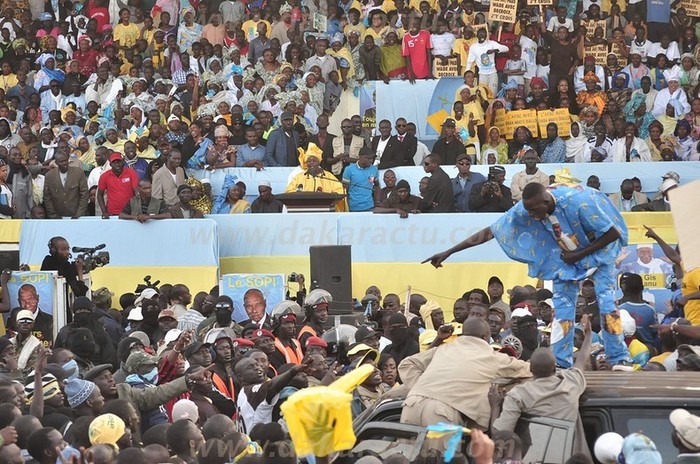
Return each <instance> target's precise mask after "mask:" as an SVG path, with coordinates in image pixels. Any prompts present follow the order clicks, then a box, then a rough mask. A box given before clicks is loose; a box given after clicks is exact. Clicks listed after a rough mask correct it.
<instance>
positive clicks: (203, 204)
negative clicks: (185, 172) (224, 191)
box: [185, 176, 214, 214]
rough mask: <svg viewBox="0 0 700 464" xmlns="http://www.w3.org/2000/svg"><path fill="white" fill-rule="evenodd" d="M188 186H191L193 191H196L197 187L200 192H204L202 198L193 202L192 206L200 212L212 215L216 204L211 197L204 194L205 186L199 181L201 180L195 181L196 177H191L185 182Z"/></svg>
mask: <svg viewBox="0 0 700 464" xmlns="http://www.w3.org/2000/svg"><path fill="white" fill-rule="evenodd" d="M185 184H186V185H189V186H190V187H192V190H194V189H195V187H197V188H199V191H200V192H202V196H201V197H199V198H198V199H197V200H192V201H191V202H190V204H191V205H192V206H193V207H195V208H197V209H198V210H200V211H201V212H202V213H203V214H209V213H211V207H212V205H213V203H214V201H213V200H212V198H211V197H208V196H207V195H205V194H204V186H203V185H202V182H200V181H199V179H195V178H194V177H192V176H190V177H188V178H187V180H186V181H185Z"/></svg>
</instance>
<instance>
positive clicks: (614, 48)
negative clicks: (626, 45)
mask: <svg viewBox="0 0 700 464" xmlns="http://www.w3.org/2000/svg"><path fill="white" fill-rule="evenodd" d="M611 53H614V54H615V56H617V65H618V66H620V67H623V68H624V67H625V66H627V58H625V57H624V56H622V50H621V49H620V44H618V43H612V44H610V51H609V52H608V53H607V54H606V55H605V63H603V65H607V64H608V63H607V60H608V56H607V55H609V54H611ZM596 64H597V63H596Z"/></svg>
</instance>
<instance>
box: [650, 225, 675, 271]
mask: <svg viewBox="0 0 700 464" xmlns="http://www.w3.org/2000/svg"><path fill="white" fill-rule="evenodd" d="M644 228H645V229H646V230H647V231H646V233H645V234H644V235H645V236H646V237H649V238H651V239H653V240H656V243H658V244H659V246H660V247H661V250H662V251H663V252H664V254H665V255H666V257H667V258H668V259H670V260H671V262H673V264H676V265H678V266H680V265H681V255H680V253H678V252H677V251H676V250H675V249H674V248H673V247H672V246H671V245H669V244H668V243H666V242H665V241H664V239H662V238H661V237H659V235H658V234H657V233H656V231H654V229H652V228H651V227H649V226H646V225H645V226H644Z"/></svg>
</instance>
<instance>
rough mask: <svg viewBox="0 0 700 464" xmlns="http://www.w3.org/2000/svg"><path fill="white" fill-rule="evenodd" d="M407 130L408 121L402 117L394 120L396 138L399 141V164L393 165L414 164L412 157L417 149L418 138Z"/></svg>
mask: <svg viewBox="0 0 700 464" xmlns="http://www.w3.org/2000/svg"><path fill="white" fill-rule="evenodd" d="M407 131H408V123H407V122H406V120H405V119H404V118H399V119H397V120H396V140H397V141H398V142H399V147H398V152H399V153H400V159H401V163H400V164H395V165H393V166H414V163H413V157H414V156H415V155H416V150H417V149H418V139H417V138H416V136H415V135H413V134H410V133H408V132H407Z"/></svg>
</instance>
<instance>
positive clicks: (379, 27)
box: [360, 10, 389, 47]
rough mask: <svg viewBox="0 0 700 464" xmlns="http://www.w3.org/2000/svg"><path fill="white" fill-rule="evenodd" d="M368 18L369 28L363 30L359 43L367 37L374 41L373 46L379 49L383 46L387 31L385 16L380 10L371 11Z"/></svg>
mask: <svg viewBox="0 0 700 464" xmlns="http://www.w3.org/2000/svg"><path fill="white" fill-rule="evenodd" d="M370 16H371V18H370V20H369V21H370V22H369V27H368V28H367V29H365V32H364V33H363V34H362V37H361V38H360V41H361V42H364V41H365V37H367V36H369V37H372V38H373V39H374V44H375V45H376V46H377V47H381V46H382V45H383V44H384V42H383V40H384V34H386V32H387V31H388V30H389V26H388V25H387V20H386V15H385V14H384V12H383V11H381V10H373V11H372V13H371V14H370Z"/></svg>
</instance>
